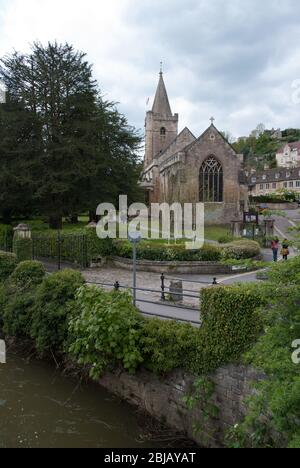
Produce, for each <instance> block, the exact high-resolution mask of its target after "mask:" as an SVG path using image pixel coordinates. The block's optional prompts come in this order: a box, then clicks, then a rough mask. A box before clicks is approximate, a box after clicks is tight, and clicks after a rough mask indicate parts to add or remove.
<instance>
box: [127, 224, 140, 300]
mask: <svg viewBox="0 0 300 468" xmlns="http://www.w3.org/2000/svg"><path fill="white" fill-rule="evenodd" d="M128 240H129V242H130V243H131V244H132V247H133V305H134V306H136V286H137V281H136V270H137V268H136V267H137V265H136V263H137V255H136V247H137V245H138V244H139V242H141V240H142V235H141V233H140V232H137V231H136V232H134V233H129V234H128Z"/></svg>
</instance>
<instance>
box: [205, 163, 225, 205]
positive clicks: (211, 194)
mask: <svg viewBox="0 0 300 468" xmlns="http://www.w3.org/2000/svg"><path fill="white" fill-rule="evenodd" d="M199 178H200V184H199V187H200V193H199V199H200V202H203V203H221V202H223V187H224V182H223V168H222V165H221V164H220V163H219V161H217V160H216V159H215V158H214V157H213V156H210V157H209V158H208V159H206V161H204V163H203V164H202V166H201V169H200V176H199Z"/></svg>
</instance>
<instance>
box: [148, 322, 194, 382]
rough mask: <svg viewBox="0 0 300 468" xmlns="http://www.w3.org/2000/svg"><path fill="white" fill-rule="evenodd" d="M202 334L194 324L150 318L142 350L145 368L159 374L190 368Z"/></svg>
mask: <svg viewBox="0 0 300 468" xmlns="http://www.w3.org/2000/svg"><path fill="white" fill-rule="evenodd" d="M200 334H201V332H200V331H199V330H198V329H197V328H193V327H192V325H188V324H180V323H177V322H175V321H173V322H172V321H162V320H159V319H148V320H146V321H145V323H144V327H143V335H142V339H141V347H142V350H143V356H144V364H143V365H144V366H145V367H146V368H147V369H149V370H150V371H152V372H155V373H157V374H166V373H168V372H171V371H173V370H174V369H189V368H190V366H191V362H193V360H194V356H193V354H194V352H195V349H196V344H197V341H198V340H199V339H200V338H199V337H200Z"/></svg>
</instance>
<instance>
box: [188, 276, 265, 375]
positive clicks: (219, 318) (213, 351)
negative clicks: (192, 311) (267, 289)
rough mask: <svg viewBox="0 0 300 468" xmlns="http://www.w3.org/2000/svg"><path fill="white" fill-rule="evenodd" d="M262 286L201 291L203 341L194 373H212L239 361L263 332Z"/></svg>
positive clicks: (197, 352)
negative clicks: (227, 364) (260, 288)
mask: <svg viewBox="0 0 300 468" xmlns="http://www.w3.org/2000/svg"><path fill="white" fill-rule="evenodd" d="M263 305H265V298H264V294H260V291H259V286H258V285H256V284H254V285H252V284H245V285H242V284H239V285H234V286H216V287H214V288H207V289H203V290H202V291H201V319H202V321H203V324H202V327H201V333H202V340H201V341H200V342H198V346H197V350H196V352H195V359H194V365H195V367H194V370H195V371H199V370H200V369H201V371H202V372H210V371H212V370H215V369H217V368H218V367H220V366H222V365H223V364H225V363H229V362H233V361H236V360H238V359H239V358H240V357H241V356H242V355H243V353H245V352H246V351H248V350H249V348H250V347H251V346H252V345H253V344H254V343H255V342H256V341H257V340H258V338H259V336H260V334H261V333H262V332H263V319H262V316H261V313H260V308H261V307H262V306H263Z"/></svg>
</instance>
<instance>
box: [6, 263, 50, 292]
mask: <svg viewBox="0 0 300 468" xmlns="http://www.w3.org/2000/svg"><path fill="white" fill-rule="evenodd" d="M45 275H46V271H45V267H44V265H43V264H42V263H41V262H35V261H32V260H31V261H25V262H21V263H19V265H18V266H17V267H16V269H15V270H14V272H13V273H12V275H11V276H10V281H11V282H13V283H15V284H16V285H18V286H21V287H29V286H34V285H38V284H40V283H41V282H42V281H43V279H44V277H45Z"/></svg>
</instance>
